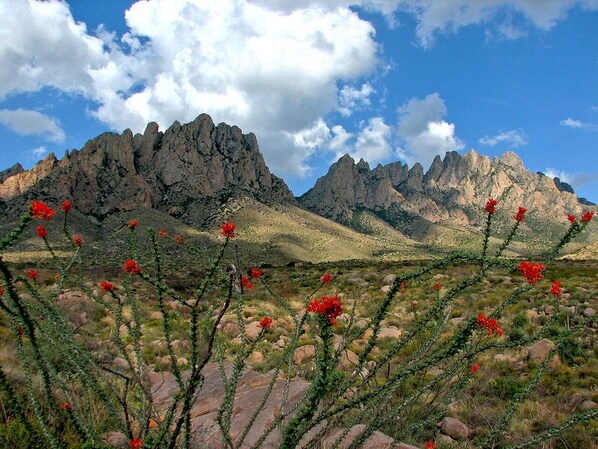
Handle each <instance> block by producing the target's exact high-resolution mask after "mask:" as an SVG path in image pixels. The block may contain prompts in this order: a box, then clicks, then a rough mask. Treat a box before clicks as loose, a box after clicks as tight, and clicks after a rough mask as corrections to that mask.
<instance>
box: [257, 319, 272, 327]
mask: <svg viewBox="0 0 598 449" xmlns="http://www.w3.org/2000/svg"><path fill="white" fill-rule="evenodd" d="M259 326H260V327H261V328H262V329H269V328H270V326H272V318H270V317H267V316H265V317H264V318H263V319H262V321H260V324H259Z"/></svg>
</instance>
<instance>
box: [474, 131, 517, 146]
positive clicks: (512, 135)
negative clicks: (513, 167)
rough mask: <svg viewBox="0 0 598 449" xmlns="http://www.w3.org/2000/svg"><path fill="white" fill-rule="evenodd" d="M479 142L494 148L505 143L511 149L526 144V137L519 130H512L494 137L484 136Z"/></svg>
mask: <svg viewBox="0 0 598 449" xmlns="http://www.w3.org/2000/svg"><path fill="white" fill-rule="evenodd" d="M479 142H480V143H481V144H482V145H488V146H490V147H494V146H496V145H498V144H500V143H506V144H507V145H509V146H511V147H518V146H521V145H526V144H527V135H526V134H525V133H524V132H523V130H521V129H518V130H516V129H512V130H510V131H502V132H500V133H498V134H497V135H495V136H484V137H482V138H481V139H480V140H479Z"/></svg>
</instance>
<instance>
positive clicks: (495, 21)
mask: <svg viewBox="0 0 598 449" xmlns="http://www.w3.org/2000/svg"><path fill="white" fill-rule="evenodd" d="M575 6H580V7H581V8H584V9H598V2H596V1H594V0H543V1H537V0H509V1H506V0H455V1H438V0H405V1H403V2H401V4H400V6H399V8H400V10H402V11H406V12H409V13H410V14H412V15H414V16H415V18H416V20H417V29H416V33H417V36H418V38H419V40H420V43H421V44H422V45H423V46H424V47H430V46H432V45H433V44H434V41H435V39H436V36H437V35H438V34H439V33H444V32H454V33H456V32H457V31H458V30H459V29H460V28H463V27H466V26H469V25H477V24H481V23H482V24H485V25H486V26H487V27H489V28H491V29H492V32H495V33H497V34H499V35H502V36H503V37H505V38H508V39H517V38H520V37H522V36H525V35H526V34H527V33H526V27H530V26H531V27H536V28H538V29H541V30H549V29H551V28H552V27H554V26H555V25H556V23H557V22H558V21H559V20H563V19H564V18H566V16H567V12H568V11H569V10H571V9H572V8H573V7H575ZM513 15H518V16H520V17H521V19H522V20H520V21H519V22H521V23H517V24H515V23H514V20H513ZM492 27H493V28H492Z"/></svg>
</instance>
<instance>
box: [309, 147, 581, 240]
mask: <svg viewBox="0 0 598 449" xmlns="http://www.w3.org/2000/svg"><path fill="white" fill-rule="evenodd" d="M567 187H568V188H564V186H563V184H562V183H560V182H558V181H555V180H553V179H551V178H549V177H547V176H544V175H542V174H541V173H531V172H529V171H528V170H527V169H526V168H525V167H524V166H523V163H522V162H521V160H520V159H519V157H518V156H517V155H516V154H515V153H512V152H507V153H504V154H503V155H502V157H501V158H494V159H492V160H491V159H490V158H489V157H487V156H483V155H479V154H477V153H476V152H475V151H473V150H471V151H470V152H468V153H467V154H465V155H460V154H458V153H457V152H450V153H447V154H446V156H445V157H444V159H441V158H440V157H439V156H436V158H435V159H434V161H433V163H432V165H431V166H430V169H429V170H428V171H427V172H426V173H424V170H423V167H422V166H421V165H420V164H415V165H414V166H413V167H412V168H411V169H408V167H407V166H406V165H402V164H401V163H400V162H395V163H392V164H389V165H386V166H382V165H378V166H377V167H376V168H374V169H373V170H372V169H370V167H369V166H368V164H367V163H366V162H365V161H363V160H360V161H359V162H358V163H355V161H354V160H353V159H352V158H351V157H349V156H343V157H342V158H341V159H339V160H338V161H337V162H336V163H335V164H333V165H332V166H331V167H330V170H329V172H328V174H327V175H326V176H324V177H322V178H320V179H318V181H317V182H316V184H315V186H314V187H313V188H312V189H311V190H309V191H308V192H306V193H305V194H304V195H303V196H302V197H301V198H300V203H301V204H302V205H303V206H304V207H305V208H307V209H308V210H311V211H312V212H315V213H318V214H320V215H323V216H325V217H328V218H331V219H333V220H335V221H339V222H344V223H348V224H351V220H352V217H353V215H354V213H355V212H356V211H359V210H364V209H365V210H369V211H372V212H374V213H376V214H377V215H378V216H380V217H382V218H384V219H385V220H386V221H388V222H389V223H391V224H392V225H393V226H395V227H397V228H398V229H400V230H402V231H403V232H405V233H406V234H407V235H414V233H415V231H416V229H415V228H417V227H421V226H424V225H425V224H426V223H442V222H445V223H452V224H457V225H462V226H474V227H479V226H481V225H483V223H484V220H485V215H484V213H483V206H484V204H485V202H486V200H487V199H488V198H495V199H498V200H499V201H500V206H501V207H500V209H501V211H502V214H503V216H504V218H509V219H512V215H514V213H515V212H516V211H517V208H518V207H519V206H524V207H526V208H527V209H528V210H529V213H528V216H529V217H530V219H529V220H528V221H527V223H528V224H531V225H532V226H536V227H538V226H540V225H541V224H542V223H543V222H545V221H546V217H548V218H549V219H550V220H554V219H555V217H563V218H564V217H565V216H566V214H569V213H573V214H580V213H581V212H582V206H581V204H580V202H579V199H578V198H577V196H576V195H575V194H574V192H573V191H572V189H571V188H570V187H569V186H567Z"/></svg>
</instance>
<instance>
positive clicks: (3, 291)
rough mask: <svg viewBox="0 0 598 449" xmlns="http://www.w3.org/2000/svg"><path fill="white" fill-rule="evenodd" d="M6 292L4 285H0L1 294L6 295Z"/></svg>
mask: <svg viewBox="0 0 598 449" xmlns="http://www.w3.org/2000/svg"><path fill="white" fill-rule="evenodd" d="M4 293H6V290H4V287H0V296H2V295H4Z"/></svg>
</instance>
